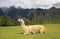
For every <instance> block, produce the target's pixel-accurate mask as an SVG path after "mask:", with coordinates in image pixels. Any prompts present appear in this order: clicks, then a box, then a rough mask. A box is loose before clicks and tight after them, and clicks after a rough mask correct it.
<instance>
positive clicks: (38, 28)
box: [18, 18, 45, 34]
mask: <svg viewBox="0 0 60 39" xmlns="http://www.w3.org/2000/svg"><path fill="white" fill-rule="evenodd" d="M18 21H19V22H20V23H21V26H22V28H23V30H24V34H32V33H33V34H35V33H39V32H40V33H44V32H45V27H44V26H43V25H30V26H26V25H25V22H24V20H23V19H22V18H20V19H18Z"/></svg>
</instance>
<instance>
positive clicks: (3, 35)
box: [0, 24, 60, 39]
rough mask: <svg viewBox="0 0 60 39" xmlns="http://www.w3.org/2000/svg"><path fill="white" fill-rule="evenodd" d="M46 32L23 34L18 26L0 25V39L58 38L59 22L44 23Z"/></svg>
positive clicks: (59, 37) (59, 38)
mask: <svg viewBox="0 0 60 39" xmlns="http://www.w3.org/2000/svg"><path fill="white" fill-rule="evenodd" d="M44 26H45V27H46V33H42V34H41V33H39V34H31V35H24V34H23V30H22V28H21V27H20V26H13V27H12V26H10V27H0V39H60V24H44Z"/></svg>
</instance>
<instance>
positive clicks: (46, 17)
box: [0, 6, 60, 25]
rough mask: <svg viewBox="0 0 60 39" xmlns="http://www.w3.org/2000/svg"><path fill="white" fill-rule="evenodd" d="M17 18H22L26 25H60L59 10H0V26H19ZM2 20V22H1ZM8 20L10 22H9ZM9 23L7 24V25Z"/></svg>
mask: <svg viewBox="0 0 60 39" xmlns="http://www.w3.org/2000/svg"><path fill="white" fill-rule="evenodd" d="M18 18H24V19H25V22H26V24H44V23H45V24H46V23H47V24H57V23H60V8H55V7H52V8H50V9H41V8H37V9H33V8H32V9H23V8H20V7H18V8H16V7H14V6H11V7H10V8H6V7H5V8H0V21H1V20H2V21H3V23H2V22H0V25H1V23H2V25H5V24H6V23H7V24H6V25H19V22H18V21H17V19H18ZM3 19H4V20H3ZM9 20H10V21H9ZM8 22H9V23H8Z"/></svg>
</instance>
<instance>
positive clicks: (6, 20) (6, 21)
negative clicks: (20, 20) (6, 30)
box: [0, 16, 16, 26]
mask: <svg viewBox="0 0 60 39" xmlns="http://www.w3.org/2000/svg"><path fill="white" fill-rule="evenodd" d="M8 25H12V26H13V25H16V21H15V20H13V19H11V18H10V17H8V16H0V26H8Z"/></svg>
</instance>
